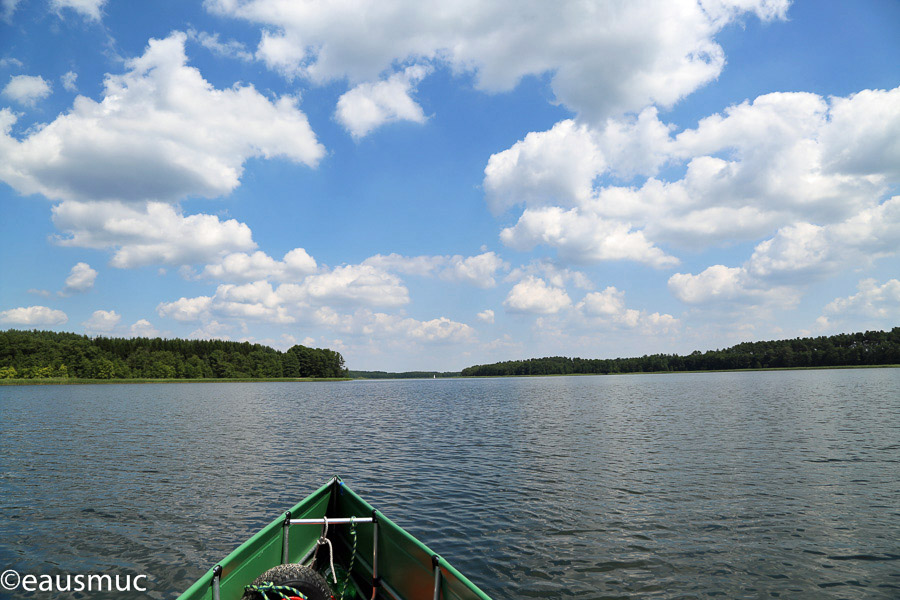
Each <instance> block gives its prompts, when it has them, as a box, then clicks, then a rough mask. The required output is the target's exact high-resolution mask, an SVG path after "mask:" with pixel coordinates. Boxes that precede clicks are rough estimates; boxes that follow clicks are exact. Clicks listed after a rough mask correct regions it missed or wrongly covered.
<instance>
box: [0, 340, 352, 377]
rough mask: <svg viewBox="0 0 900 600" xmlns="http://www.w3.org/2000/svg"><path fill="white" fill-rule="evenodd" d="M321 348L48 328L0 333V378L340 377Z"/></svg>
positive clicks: (331, 354)
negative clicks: (112, 335) (284, 348)
mask: <svg viewBox="0 0 900 600" xmlns="http://www.w3.org/2000/svg"><path fill="white" fill-rule="evenodd" d="M346 376H347V369H346V368H344V357H343V356H341V355H340V353H339V352H335V351H333V350H328V349H327V348H307V347H306V346H299V345H298V346H294V347H293V348H291V349H289V350H288V351H286V352H280V351H278V350H275V349H273V348H269V347H268V346H262V345H260V344H251V343H249V342H225V341H221V340H181V339H172V340H164V339H160V338H154V339H148V338H130V339H129V338H105V337H97V338H89V337H87V336H84V335H78V334H75V333H57V332H54V331H19V330H15V329H10V330H8V331H3V332H0V379H37V378H46V377H65V378H83V379H220V378H235V379H249V378H275V377H293V378H295V377H346Z"/></svg>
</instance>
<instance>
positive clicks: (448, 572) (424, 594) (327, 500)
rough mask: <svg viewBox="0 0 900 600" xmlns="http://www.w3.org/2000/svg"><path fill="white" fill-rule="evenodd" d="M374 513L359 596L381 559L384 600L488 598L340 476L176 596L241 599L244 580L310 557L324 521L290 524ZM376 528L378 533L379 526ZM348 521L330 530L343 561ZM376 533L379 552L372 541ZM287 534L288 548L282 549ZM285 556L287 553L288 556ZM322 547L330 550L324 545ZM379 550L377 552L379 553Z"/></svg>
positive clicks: (360, 559)
mask: <svg viewBox="0 0 900 600" xmlns="http://www.w3.org/2000/svg"><path fill="white" fill-rule="evenodd" d="M323 517H325V518H327V519H329V520H332V519H341V518H343V519H346V518H349V517H355V518H356V519H373V520H374V522H357V524H356V533H357V550H356V559H355V561H354V562H353V572H352V575H353V583H354V584H355V585H356V587H357V588H358V590H359V591H360V592H361V596H362V599H364V600H368V599H370V598H371V597H372V589H373V573H372V565H373V561H375V560H377V574H378V583H379V587H378V595H377V598H380V599H384V600H390V599H392V598H393V599H394V600H426V599H427V600H437V599H439V598H440V599H444V600H490V598H489V597H488V596H487V594H485V593H484V592H482V591H481V590H479V589H478V588H477V587H476V586H475V584H474V583H472V582H471V581H469V580H468V579H466V577H465V576H464V575H463V574H462V573H460V572H459V571H457V570H456V569H454V568H453V567H452V566H451V565H450V564H449V563H448V562H447V561H446V560H444V559H443V558H441V557H439V556H438V555H437V554H435V553H434V552H433V551H431V550H430V549H429V548H428V547H427V546H426V545H425V544H423V543H422V542H420V541H419V540H417V539H416V538H414V537H413V536H411V535H410V534H409V533H407V532H406V531H404V530H403V529H402V528H400V527H398V526H397V525H396V524H394V522H393V521H391V520H390V519H388V518H387V517H385V516H384V515H382V514H381V513H380V512H378V511H377V510H375V509H374V508H372V506H371V505H370V504H369V503H368V502H366V501H365V500H363V499H362V498H360V497H359V496H358V495H357V494H356V492H354V491H353V490H351V489H350V488H349V487H347V486H346V485H344V482H343V481H341V479H340V478H339V477H334V478H332V479H331V480H330V481H329V482H328V483H326V484H325V485H323V486H322V487H320V488H319V489H318V490H316V491H315V492H313V493H312V494H310V495H309V496H308V497H306V498H305V499H303V500H301V501H300V502H299V503H298V504H297V505H296V506H294V507H293V508H292V509H291V510H290V511H288V512H287V513H285V514H283V515H282V516H280V517H279V518H277V519H275V520H274V521H272V522H271V523H269V524H268V525H266V526H265V527H264V528H263V529H262V531H260V532H259V533H257V534H256V535H254V536H253V537H252V538H250V539H249V540H247V541H246V542H244V543H243V544H241V545H240V546H238V548H237V549H235V550H234V552H232V553H231V554H229V555H228V556H227V557H225V559H224V560H222V561H220V562H219V563H218V564H217V565H215V566H214V567H213V568H212V569H210V570H209V571H208V572H207V573H206V574H204V575H203V577H201V578H200V580H199V581H197V583H195V584H194V585H192V586H191V587H190V588H188V590H187V591H186V592H184V593H183V594H181V596H179V597H178V600H216V588H218V600H240V598H241V596H242V595H243V593H244V586H245V585H247V584H249V583H250V582H251V581H253V580H254V579H256V578H257V577H258V576H259V575H261V574H262V573H264V572H265V571H267V570H268V569H271V568H272V567H275V566H277V565H280V564H282V563H283V562H292V563H296V562H300V563H305V562H307V561H308V560H310V559H311V557H312V552H313V550H314V549H315V547H316V542H317V540H318V539H319V536H320V535H321V533H322V527H321V525H307V524H290V525H287V521H288V520H299V519H322V518H323ZM376 530H377V533H376ZM349 531H350V527H349V525H346V524H330V525H329V530H328V537H329V538H330V539H331V541H332V546H333V547H334V562H335V564H340V565H341V566H342V567H344V568H346V567H347V565H348V563H349V562H350V548H351V545H350V544H351V541H350V533H349ZM376 536H377V540H378V541H377V545H378V547H377V552H373V540H374V539H375V537H376ZM285 538H287V542H288V543H287V549H286V550H285V543H284V542H285ZM285 553H286V555H287V560H283V559H284V555H285ZM319 553H320V554H322V553H325V555H326V556H327V546H323V547H322V549H320V550H319ZM376 556H377V559H376Z"/></svg>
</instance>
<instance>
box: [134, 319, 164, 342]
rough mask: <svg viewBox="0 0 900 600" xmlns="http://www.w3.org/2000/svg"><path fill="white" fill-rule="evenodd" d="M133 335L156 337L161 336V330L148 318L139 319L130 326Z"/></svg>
mask: <svg viewBox="0 0 900 600" xmlns="http://www.w3.org/2000/svg"><path fill="white" fill-rule="evenodd" d="M129 331H130V332H131V336H132V337H144V338H155V337H159V330H158V329H157V328H156V327H154V326H153V324H152V323H150V321H148V320H147V319H138V320H137V321H135V322H134V323H133V324H132V325H131V327H130V328H129Z"/></svg>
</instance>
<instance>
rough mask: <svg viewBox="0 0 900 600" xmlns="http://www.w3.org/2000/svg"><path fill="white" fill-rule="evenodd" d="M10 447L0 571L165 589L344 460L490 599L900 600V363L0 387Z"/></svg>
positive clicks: (350, 476) (2, 433)
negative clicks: (107, 574)
mask: <svg viewBox="0 0 900 600" xmlns="http://www.w3.org/2000/svg"><path fill="white" fill-rule="evenodd" d="M0 440H2V443H0V565H2V566H3V568H4V569H5V568H14V569H17V570H19V571H20V572H33V573H38V574H40V573H51V572H57V571H62V572H79V571H83V572H95V571H99V570H109V571H112V572H119V573H122V574H126V573H131V574H134V573H147V574H148V575H150V579H151V585H150V589H151V590H152V591H151V593H150V594H148V597H151V598H171V597H173V596H175V595H177V593H178V592H180V591H182V590H183V589H185V588H186V587H187V586H188V585H189V584H190V583H192V582H193V580H195V579H196V578H197V577H198V576H199V575H200V574H201V573H202V572H203V571H204V570H205V569H206V568H208V567H209V566H210V565H212V564H214V563H215V562H216V561H217V560H218V559H219V558H221V557H222V556H224V555H225V554H227V553H228V552H229V551H230V550H231V549H232V548H233V547H234V546H236V545H237V544H239V543H240V542H242V541H243V540H245V539H246V538H248V537H249V536H250V535H252V534H253V533H254V532H255V531H256V530H258V529H259V528H260V527H262V526H263V525H264V524H265V523H267V522H268V521H270V520H271V519H272V518H274V517H275V516H276V515H277V514H278V513H279V512H280V511H282V510H284V508H286V507H288V506H290V505H291V504H293V503H294V502H296V501H297V500H298V499H299V498H301V497H302V496H304V495H306V494H307V493H308V492H310V491H311V490H312V489H314V488H315V487H317V486H318V485H320V484H321V483H322V482H323V481H324V480H325V479H327V478H328V477H330V476H331V475H333V474H336V473H337V474H341V475H342V476H343V477H344V478H345V479H346V480H347V481H348V483H349V484H350V485H351V486H353V487H354V488H355V489H357V490H358V491H359V492H360V493H361V494H362V495H363V496H364V497H366V498H367V499H368V500H370V501H371V502H372V503H373V504H375V505H376V506H378V507H379V508H380V509H381V510H383V511H384V512H385V513H386V514H388V515H389V516H391V517H392V518H393V519H394V520H395V521H397V522H398V523H399V524H401V525H403V526H405V527H406V528H407V529H408V530H409V531H410V532H412V533H413V534H414V535H416V536H418V537H419V538H420V539H422V540H423V541H425V542H426V543H428V544H429V545H431V546H432V547H433V548H435V549H437V550H438V551H440V552H441V554H442V555H443V556H445V557H446V558H448V560H450V561H451V562H452V563H454V564H455V565H456V566H457V567H458V568H459V569H460V570H461V571H462V572H464V573H466V574H467V575H468V576H469V577H470V578H471V579H472V580H473V581H475V582H476V583H477V584H478V585H479V586H481V587H482V588H483V589H484V590H485V591H487V592H488V593H489V594H490V595H491V596H493V597H494V598H496V599H497V600H501V599H511V598H522V597H535V598H541V597H543V598H560V597H568V596H573V597H578V598H608V597H635V598H637V597H640V598H712V597H716V596H724V597H765V596H778V595H780V596H782V597H792V598H823V597H824V598H828V597H833V598H894V597H897V595H898V594H900V549H898V546H897V543H896V540H897V539H900V512H898V510H897V507H898V506H900V489H898V488H900V486H898V481H900V469H898V461H900V452H898V451H900V371H898V370H887V369H883V370H855V371H815V372H775V373H723V374H674V375H652V376H651V375H648V376H639V375H636V376H615V377H553V378H529V379H486V380H426V381H369V382H347V383H334V384H282V383H254V384H170V385H142V386H125V385H121V386H119V385H113V386H69V387H22V388H0ZM51 518H56V519H57V520H51ZM41 597H49V596H48V595H46V594H44V595H42V596H41ZM67 597H72V596H67ZM91 597H92V598H94V597H98V596H96V595H93V596H91Z"/></svg>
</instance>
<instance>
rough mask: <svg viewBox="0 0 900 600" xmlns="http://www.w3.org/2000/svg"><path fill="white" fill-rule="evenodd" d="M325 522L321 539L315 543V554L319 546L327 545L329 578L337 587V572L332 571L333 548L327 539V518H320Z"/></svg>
mask: <svg viewBox="0 0 900 600" xmlns="http://www.w3.org/2000/svg"><path fill="white" fill-rule="evenodd" d="M322 519H324V520H325V530H324V531H322V537H320V538H319V540H318V541H317V542H316V552H318V550H319V546H324V545H325V544H328V559H329V562H330V563H331V578H332V579H334V584H335V585H337V572H336V571H335V570H334V546H332V545H331V540H329V539H328V537H327V536H328V517H324V516H323V517H322Z"/></svg>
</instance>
